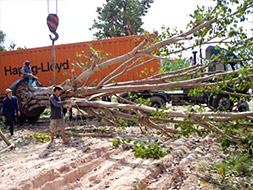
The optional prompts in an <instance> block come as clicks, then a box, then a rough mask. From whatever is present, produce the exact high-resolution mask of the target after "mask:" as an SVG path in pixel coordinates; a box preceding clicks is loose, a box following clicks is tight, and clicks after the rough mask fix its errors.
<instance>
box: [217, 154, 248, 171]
mask: <svg viewBox="0 0 253 190" xmlns="http://www.w3.org/2000/svg"><path fill="white" fill-rule="evenodd" d="M251 164H252V157H251V156H250V155H249V154H247V153H240V154H239V155H237V156H229V157H228V158H226V159H225V160H224V161H223V162H218V163H215V164H213V167H214V168H216V169H217V172H218V173H219V174H220V175H221V176H225V175H231V174H232V173H233V174H234V175H236V176H246V175H250V174H251V171H250V170H251V168H250V167H251ZM221 169H222V170H221ZM219 171H220V172H219Z"/></svg>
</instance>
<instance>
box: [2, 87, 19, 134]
mask: <svg viewBox="0 0 253 190" xmlns="http://www.w3.org/2000/svg"><path fill="white" fill-rule="evenodd" d="M5 93H6V97H5V98H4V99H3V103H2V113H1V115H2V119H3V120H5V124H6V125H7V126H9V131H10V135H11V136H13V134H14V124H15V118H16V116H17V115H18V116H20V111H19V106H18V100H17V98H16V96H13V95H12V91H11V89H9V88H7V89H6V90H5Z"/></svg>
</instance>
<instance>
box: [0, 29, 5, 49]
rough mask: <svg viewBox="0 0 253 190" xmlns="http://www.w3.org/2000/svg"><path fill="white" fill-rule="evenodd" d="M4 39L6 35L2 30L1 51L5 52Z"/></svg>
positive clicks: (0, 33) (0, 31) (0, 38)
mask: <svg viewBox="0 0 253 190" xmlns="http://www.w3.org/2000/svg"><path fill="white" fill-rule="evenodd" d="M4 38H5V33H3V31H2V30H0V51H5V48H4V45H3V43H4Z"/></svg>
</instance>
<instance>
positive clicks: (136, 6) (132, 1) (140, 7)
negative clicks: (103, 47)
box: [90, 0, 154, 39]
mask: <svg viewBox="0 0 253 190" xmlns="http://www.w3.org/2000/svg"><path fill="white" fill-rule="evenodd" d="M106 2H107V3H106V4H103V7H98V8H97V13H98V14H99V16H98V20H94V24H93V25H92V27H91V28H90V30H93V29H96V30H98V32H96V33H95V34H94V36H95V38H97V39H102V38H111V37H119V36H130V35H137V34H143V33H144V29H143V28H141V26H142V24H143V22H142V18H141V17H142V16H145V15H146V14H147V12H148V8H150V4H151V3H153V2H154V1H153V0H111V1H109V0H107V1H106Z"/></svg>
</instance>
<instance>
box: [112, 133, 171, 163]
mask: <svg viewBox="0 0 253 190" xmlns="http://www.w3.org/2000/svg"><path fill="white" fill-rule="evenodd" d="M124 142H126V143H131V139H125V138H123V139H119V138H117V139H115V140H113V141H112V145H113V146H114V147H118V146H119V145H120V144H123V143H124ZM133 144H134V146H130V145H127V144H126V146H125V148H126V149H127V150H132V151H134V155H135V157H136V158H143V159H148V158H153V159H159V158H162V157H164V156H165V155H167V154H169V153H171V152H172V148H169V149H166V145H164V144H163V143H162V142H159V140H158V139H156V140H155V142H153V143H152V142H151V141H150V140H149V144H148V142H147V141H144V142H143V143H142V142H140V141H134V143H133Z"/></svg>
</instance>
